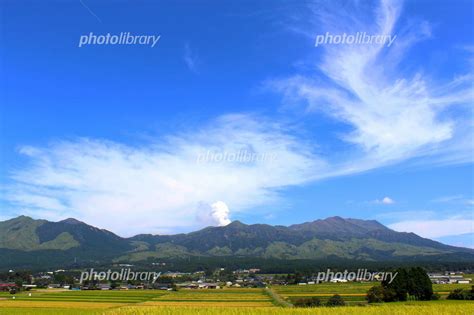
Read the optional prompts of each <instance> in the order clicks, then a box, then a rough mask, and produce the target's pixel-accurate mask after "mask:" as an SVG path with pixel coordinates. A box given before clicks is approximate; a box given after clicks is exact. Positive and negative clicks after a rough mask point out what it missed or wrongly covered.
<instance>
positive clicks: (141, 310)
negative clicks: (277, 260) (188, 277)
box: [0, 301, 474, 315]
mask: <svg viewBox="0 0 474 315" xmlns="http://www.w3.org/2000/svg"><path fill="white" fill-rule="evenodd" d="M0 314H9V315H10V314H11V315H46V314H48V315H49V314H65V315H79V314H85V315H87V314H91V315H92V314H103V315H148V314H150V315H153V314H158V315H161V314H163V315H187V314H197V315H217V314H223V315H273V314H275V315H287V314H288V315H289V314H296V315H297V314H301V315H305V314H308V315H309V314H312V315H346V314H347V315H359V314H360V315H433V314H439V315H472V314H474V302H468V301H460V302H456V303H450V302H445V301H433V302H408V303H403V304H401V303H391V304H383V305H371V306H348V307H336V308H329V307H319V308H311V309H296V308H279V307H258V308H216V307H213V308H211V307H184V306H172V307H171V306H139V305H136V306H122V307H118V308H111V309H106V310H97V309H71V308H55V309H47V308H0Z"/></svg>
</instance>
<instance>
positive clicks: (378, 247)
mask: <svg viewBox="0 0 474 315" xmlns="http://www.w3.org/2000/svg"><path fill="white" fill-rule="evenodd" d="M0 255H1V257H3V258H4V259H2V260H1V261H0V267H9V268H10V267H15V266H30V265H35V266H45V267H46V266H49V265H57V264H67V265H70V264H72V263H74V262H76V263H80V264H87V263H108V262H112V261H115V262H139V261H144V260H149V259H151V260H154V259H163V258H167V259H173V258H177V259H178V258H184V257H227V256H229V257H237V256H238V257H251V258H267V259H271V258H275V259H285V260H296V259H310V260H318V259H352V260H359V261H364V260H366V261H390V260H398V261H400V260H410V261H416V260H418V259H419V260H422V259H423V260H426V259H431V260H433V261H472V262H474V250H472V249H467V248H461V247H453V246H448V245H444V244H441V243H439V242H435V241H432V240H429V239H425V238H422V237H420V236H418V235H416V234H413V233H400V232H395V231H393V230H391V229H389V228H387V227H385V226H384V225H382V224H380V223H379V222H377V221H372V220H370V221H366V220H357V219H343V218H340V217H330V218H327V219H324V220H316V221H313V222H306V223H302V224H295V225H291V226H288V227H286V226H271V225H266V224H253V225H246V224H243V223H241V222H239V221H234V222H232V223H231V224H229V225H227V226H223V227H207V228H204V229H202V230H199V231H196V232H192V233H188V234H177V235H150V234H141V235H137V236H134V237H131V238H121V237H119V236H117V235H115V234H114V233H112V232H109V231H107V230H103V229H98V228H96V227H93V226H90V225H87V224H86V223H83V222H80V221H78V220H75V219H67V220H63V221H59V222H49V221H46V220H33V219H31V218H29V217H25V216H20V217H17V218H15V219H11V220H7V221H3V222H0Z"/></svg>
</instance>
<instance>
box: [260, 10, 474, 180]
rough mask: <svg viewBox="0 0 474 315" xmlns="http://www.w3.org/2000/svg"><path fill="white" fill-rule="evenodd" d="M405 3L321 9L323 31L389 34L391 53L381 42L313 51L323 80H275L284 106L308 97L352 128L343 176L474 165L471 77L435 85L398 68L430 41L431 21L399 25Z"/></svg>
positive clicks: (312, 105)
mask: <svg viewBox="0 0 474 315" xmlns="http://www.w3.org/2000/svg"><path fill="white" fill-rule="evenodd" d="M400 3H401V2H398V1H381V2H380V5H379V6H377V7H376V8H375V9H374V8H372V7H370V6H365V5H362V4H361V3H359V2H358V4H359V5H360V6H361V7H362V8H359V7H355V6H351V4H349V3H348V4H347V5H344V6H338V5H337V4H334V3H333V2H331V5H333V4H334V5H333V6H332V8H333V9H334V7H335V8H336V9H335V10H337V11H335V10H334V11H330V12H329V9H326V8H324V5H323V4H320V5H319V6H318V8H317V13H316V15H317V17H318V19H317V22H318V25H320V30H322V31H323V32H326V31H328V32H330V33H331V34H343V33H347V34H353V33H355V32H357V31H359V32H367V33H369V34H391V35H397V39H396V41H395V43H394V44H393V45H392V46H391V47H390V48H387V47H384V46H383V45H378V44H373V45H363V44H361V45H325V46H322V47H318V48H314V49H318V50H321V53H322V57H321V60H320V62H318V64H317V68H318V69H319V70H320V72H319V73H322V75H320V74H317V73H315V75H314V76H313V77H310V76H306V75H305V76H302V75H295V76H293V77H289V78H286V79H283V80H274V81H271V82H270V83H269V85H270V86H271V87H273V88H275V89H276V90H278V91H280V92H282V93H283V94H284V96H285V102H286V103H288V104H290V105H291V104H296V103H298V102H299V101H301V100H303V101H304V102H305V103H306V106H307V107H306V109H307V111H309V112H313V113H324V114H325V115H326V116H328V117H331V118H332V119H334V120H336V121H338V122H340V123H342V124H344V125H347V126H350V127H351V131H350V132H346V133H344V134H342V135H341V139H342V140H343V141H345V142H346V143H348V144H352V145H354V148H356V149H355V150H353V151H352V159H350V162H346V163H344V162H342V163H341V164H342V165H341V166H340V167H339V174H344V173H345V174H347V173H354V172H360V171H364V170H369V169H373V168H377V167H380V166H384V165H389V164H393V163H396V162H400V161H403V160H407V159H411V158H415V157H426V156H431V157H432V158H433V157H436V159H434V158H433V159H434V160H437V161H438V162H440V163H460V162H466V161H469V162H471V161H472V160H473V157H472V151H471V148H472V142H471V141H470V139H471V135H472V132H473V128H472V127H473V120H472V115H471V114H469V113H470V106H471V105H472V100H473V89H472V85H471V82H472V75H471V74H467V75H461V76H458V77H455V78H454V79H452V80H451V81H448V82H446V83H444V84H435V83H433V82H434V81H435V80H433V78H429V77H427V76H425V75H423V73H422V72H421V71H420V72H418V73H414V74H412V75H409V74H406V71H405V72H404V71H401V70H399V69H398V65H399V64H400V62H401V60H403V58H404V57H406V56H407V52H408V49H409V48H410V47H411V46H413V45H414V44H415V43H416V42H418V41H420V40H424V39H427V38H429V37H430V36H431V31H430V28H429V25H428V24H427V23H426V22H419V23H417V24H412V25H410V26H408V27H405V28H403V29H402V28H400V27H399V28H396V26H397V23H398V22H399V16H400V12H401V5H400ZM364 12H365V13H364ZM367 12H372V13H373V15H372V16H368V14H367ZM344 21H347V22H346V23H344ZM316 34H317V32H315V34H314V35H313V36H314V37H315V36H316ZM454 109H455V110H456V111H460V112H464V113H466V115H459V114H458V115H456V117H454V116H453V115H452V114H450V111H451V110H454ZM423 162H425V163H427V162H428V160H427V159H425V160H424V161H423Z"/></svg>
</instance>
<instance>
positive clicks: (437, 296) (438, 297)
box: [431, 293, 441, 301]
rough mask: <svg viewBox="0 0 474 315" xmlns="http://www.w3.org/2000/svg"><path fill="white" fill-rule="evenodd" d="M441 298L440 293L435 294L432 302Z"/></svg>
mask: <svg viewBox="0 0 474 315" xmlns="http://www.w3.org/2000/svg"><path fill="white" fill-rule="evenodd" d="M440 298H441V295H439V294H438V293H433V295H432V296H431V300H433V301H437V300H439V299H440Z"/></svg>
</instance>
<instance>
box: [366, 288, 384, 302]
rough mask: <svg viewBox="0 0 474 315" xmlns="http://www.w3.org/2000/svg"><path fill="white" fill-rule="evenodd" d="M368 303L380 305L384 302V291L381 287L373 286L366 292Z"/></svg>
mask: <svg viewBox="0 0 474 315" xmlns="http://www.w3.org/2000/svg"><path fill="white" fill-rule="evenodd" d="M365 299H366V300H367V302H369V303H380V302H383V301H384V289H383V287H381V286H374V287H372V288H370V289H369V291H367V296H366V297H365Z"/></svg>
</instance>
